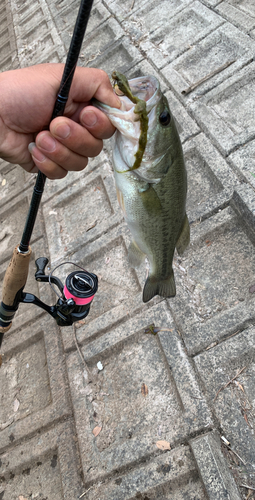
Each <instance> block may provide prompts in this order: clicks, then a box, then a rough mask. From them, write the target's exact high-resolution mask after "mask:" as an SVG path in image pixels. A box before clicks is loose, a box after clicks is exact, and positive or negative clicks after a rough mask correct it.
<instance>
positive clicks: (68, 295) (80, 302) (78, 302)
mask: <svg viewBox="0 0 255 500" xmlns="http://www.w3.org/2000/svg"><path fill="white" fill-rule="evenodd" d="M64 296H65V298H66V299H73V300H74V302H75V304H76V305H77V306H84V305H86V304H89V303H90V302H92V300H93V298H94V297H95V295H92V296H91V297H87V298H85V299H80V298H79V297H75V295H72V294H71V293H70V292H69V290H68V289H67V288H66V285H65V286H64Z"/></svg>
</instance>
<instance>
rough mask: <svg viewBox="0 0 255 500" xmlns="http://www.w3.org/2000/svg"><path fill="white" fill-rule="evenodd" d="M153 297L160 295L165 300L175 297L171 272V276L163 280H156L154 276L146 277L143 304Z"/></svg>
mask: <svg viewBox="0 0 255 500" xmlns="http://www.w3.org/2000/svg"><path fill="white" fill-rule="evenodd" d="M155 295H160V296H161V297H165V298H169V297H175V295H176V289H175V281H174V273H173V271H172V274H171V275H170V276H169V277H168V278H167V279H164V280H162V279H157V278H155V277H154V276H148V278H147V280H146V282H145V285H144V289H143V302H148V301H149V300H151V299H152V298H153V297H154V296H155Z"/></svg>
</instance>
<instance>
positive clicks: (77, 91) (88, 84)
mask: <svg viewBox="0 0 255 500" xmlns="http://www.w3.org/2000/svg"><path fill="white" fill-rule="evenodd" d="M70 94H71V97H72V99H73V100H74V101H76V102H86V101H90V99H92V97H95V98H96V99H98V101H101V102H103V103H105V104H108V106H112V107H114V108H120V106H121V102H120V100H119V98H118V97H117V96H116V94H115V92H114V91H113V88H112V85H111V82H110V80H109V77H108V75H107V73H105V71H103V70H101V69H96V68H83V67H77V68H76V70H75V74H74V79H73V83H72V87H71V92H70Z"/></svg>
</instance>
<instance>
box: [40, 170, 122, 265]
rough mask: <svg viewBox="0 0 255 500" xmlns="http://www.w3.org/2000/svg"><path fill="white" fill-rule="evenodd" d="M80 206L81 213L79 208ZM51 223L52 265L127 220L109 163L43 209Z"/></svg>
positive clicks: (83, 177) (79, 181) (52, 200)
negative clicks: (119, 204) (122, 210)
mask: <svg viewBox="0 0 255 500" xmlns="http://www.w3.org/2000/svg"><path fill="white" fill-rule="evenodd" d="M77 204H78V205H79V211H78V212H77V210H76V207H77ZM43 213H44V217H45V219H48V222H49V223H48V224H47V225H46V233H47V237H48V239H49V241H51V242H52V243H51V250H50V257H51V264H52V265H56V264H57V263H58V262H59V260H60V259H63V257H64V256H65V255H66V254H67V252H68V253H70V252H74V251H75V250H76V249H77V248H78V247H79V246H81V245H84V244H86V243H88V242H90V241H93V240H95V239H97V238H98V237H99V236H100V235H101V234H103V233H105V232H106V231H107V230H109V229H110V228H111V227H114V226H116V225H117V224H118V223H119V222H120V221H121V220H122V218H123V216H122V213H121V211H120V209H119V206H118V202H117V199H116V194H115V186H114V180H113V173H112V171H111V167H110V165H109V163H104V164H103V165H102V168H100V169H95V170H93V171H92V172H90V173H87V172H86V171H85V174H84V176H79V178H78V180H77V176H76V180H75V181H74V182H73V183H70V181H69V183H68V186H67V187H66V189H65V190H64V191H62V192H60V193H59V194H55V196H54V197H53V198H51V199H50V200H49V201H48V202H46V203H45V204H44V206H43Z"/></svg>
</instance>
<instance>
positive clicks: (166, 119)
mask: <svg viewBox="0 0 255 500" xmlns="http://www.w3.org/2000/svg"><path fill="white" fill-rule="evenodd" d="M159 121H160V123H161V125H163V126H164V127H166V126H167V125H169V123H170V121H171V115H170V113H169V111H167V110H166V109H165V110H164V111H162V113H161V114H160V115H159Z"/></svg>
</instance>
